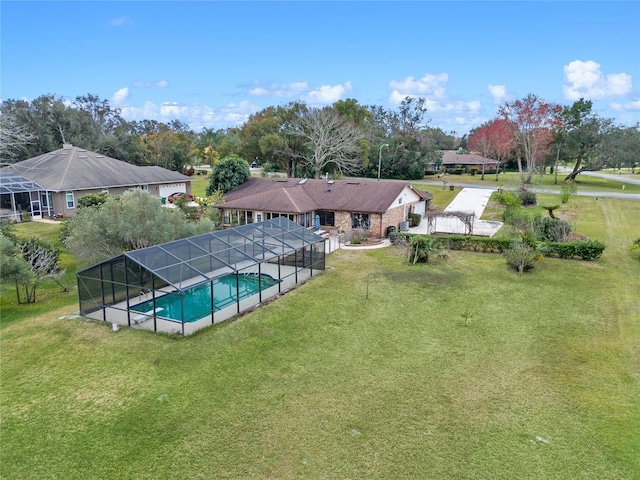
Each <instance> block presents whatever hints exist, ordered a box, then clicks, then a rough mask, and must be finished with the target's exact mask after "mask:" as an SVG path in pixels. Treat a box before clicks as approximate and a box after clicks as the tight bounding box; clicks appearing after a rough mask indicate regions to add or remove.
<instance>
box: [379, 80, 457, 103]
mask: <svg viewBox="0 0 640 480" xmlns="http://www.w3.org/2000/svg"><path fill="white" fill-rule="evenodd" d="M448 81H449V75H447V74H446V73H441V74H439V75H432V74H430V73H427V74H426V75H425V76H424V77H422V78H420V79H419V80H416V79H414V78H413V77H411V76H409V77H407V78H405V79H404V80H391V81H390V82H389V88H391V89H392V90H393V91H392V94H391V96H392V98H396V99H397V98H401V99H404V98H405V97H413V96H426V95H429V96H432V97H435V98H444V97H445V86H446V84H447V82H448ZM401 101H402V100H400V102H401ZM400 102H394V103H398V104H399V103H400Z"/></svg>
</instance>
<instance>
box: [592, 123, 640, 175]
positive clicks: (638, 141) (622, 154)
mask: <svg viewBox="0 0 640 480" xmlns="http://www.w3.org/2000/svg"><path fill="white" fill-rule="evenodd" d="M639 149H640V125H636V126H633V127H621V126H615V125H608V126H607V128H605V129H604V130H603V131H602V137H601V141H600V142H599V144H598V147H597V154H596V157H597V164H596V165H590V166H591V167H593V168H597V167H602V166H604V165H608V166H610V167H614V168H618V169H619V168H622V167H629V168H632V169H635V165H636V162H637V160H638V151H639ZM594 163H595V162H594Z"/></svg>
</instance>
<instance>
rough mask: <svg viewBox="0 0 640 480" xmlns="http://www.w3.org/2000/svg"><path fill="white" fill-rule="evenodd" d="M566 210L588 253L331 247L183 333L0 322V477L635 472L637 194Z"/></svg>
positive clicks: (629, 475)
mask: <svg viewBox="0 0 640 480" xmlns="http://www.w3.org/2000/svg"><path fill="white" fill-rule="evenodd" d="M438 201H439V202H443V201H444V197H439V198H438ZM570 204H571V205H573V206H572V209H573V214H574V215H575V218H574V219H573V222H574V223H573V225H574V226H575V229H576V230H577V231H578V232H579V233H583V234H586V235H589V236H590V237H592V238H594V239H599V240H603V241H604V242H606V243H607V250H606V251H605V253H604V255H603V257H602V258H601V259H600V260H599V261H596V262H583V261H569V260H556V259H545V260H544V261H543V262H542V263H541V264H540V265H538V266H537V267H536V269H534V271H533V272H532V273H530V274H527V275H525V276H523V277H518V276H517V275H515V273H513V272H511V271H509V270H507V268H506V267H505V263H504V260H503V259H502V257H501V256H500V255H495V254H474V253H469V252H449V255H448V257H447V258H444V259H442V258H438V259H434V260H433V262H432V263H430V264H427V265H415V266H411V267H409V266H407V265H406V264H405V262H404V255H403V253H402V252H399V251H397V250H395V249H394V248H393V247H389V248H386V249H379V250H371V251H344V250H342V251H338V252H336V253H334V254H332V255H330V256H329V257H328V266H329V268H328V270H327V271H326V272H325V273H324V274H322V275H320V276H318V277H314V279H313V280H311V281H309V282H307V283H306V284H304V285H302V286H301V287H299V288H298V289H296V290H294V291H292V292H290V293H289V294H287V295H285V296H283V297H282V298H280V299H278V300H276V301H274V302H271V303H269V304H266V305H264V306H263V307H261V308H260V309H258V310H256V311H255V312H253V313H251V314H248V315H245V316H243V317H242V318H240V319H238V320H237V321H234V322H230V323H226V324H221V325H218V326H216V327H214V328H210V329H207V330H205V331H202V332H201V333H199V334H197V335H195V336H193V337H190V338H186V339H176V338H172V337H168V336H163V335H155V334H151V333H148V332H143V331H135V330H131V329H127V328H124V329H121V330H120V331H119V332H113V331H112V330H111V328H110V326H109V325H105V324H102V323H99V322H98V323H96V322H90V321H85V320H82V319H69V318H61V317H64V316H65V315H67V314H69V313H73V312H74V311H76V310H77V306H76V305H75V303H73V302H71V301H68V302H67V303H66V304H65V305H54V306H52V307H51V308H50V309H49V311H46V312H45V311H39V312H37V313H34V314H33V315H29V316H26V315H25V316H22V318H21V319H20V320H19V321H12V322H8V323H6V324H4V321H5V320H4V319H3V324H4V326H3V329H2V330H1V331H0V333H1V338H0V351H1V352H2V358H1V360H2V370H1V387H2V397H1V403H0V420H1V422H2V423H1V428H2V449H1V451H0V465H1V469H2V472H1V477H2V478H38V479H47V478H64V479H76V478H77V479H92V478H132V479H133V478H135V479H145V478H149V479H156V478H189V479H191V478H194V479H195V478H203V479H204V478H229V479H232V478H233V479H234V478H238V479H249V478H366V479H390V478H410V479H414V478H420V479H422V478H425V479H427V478H429V479H430V478H434V479H439V478H447V479H513V478H518V479H540V478H545V479H567V478H583V479H603V478H606V479H634V478H640V387H639V385H638V381H639V379H640V370H639V365H640V351H639V350H638V345H639V344H640V313H639V312H640V297H639V296H638V291H640V276H639V275H638V272H639V269H640V262H639V261H638V260H636V259H635V258H634V257H633V256H632V255H631V253H630V252H629V250H628V249H629V246H630V244H631V240H632V239H633V238H637V236H638V235H639V234H640V233H639V232H638V223H637V219H638V218H640V203H636V202H629V201H624V200H615V199H600V200H599V201H597V202H596V201H595V200H593V199H589V198H583V197H581V198H576V197H574V198H572V199H571V200H570ZM337 292H339V294H338V293H337ZM6 294H7V292H5V291H3V297H4V296H6ZM20 308H23V307H15V308H11V309H10V310H9V311H10V313H11V315H14V312H15V311H16V310H19V309H20ZM27 308H30V307H27ZM4 315H5V311H4V305H3V317H4ZM464 316H466V317H467V318H468V319H469V321H468V323H465V320H464Z"/></svg>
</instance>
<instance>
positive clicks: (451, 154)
mask: <svg viewBox="0 0 640 480" xmlns="http://www.w3.org/2000/svg"><path fill="white" fill-rule="evenodd" d="M483 163H484V164H485V165H496V164H497V163H498V161H497V160H493V159H491V158H487V157H483V156H482V155H478V154H477V153H458V152H457V151H456V150H442V164H443V165H482V164H483Z"/></svg>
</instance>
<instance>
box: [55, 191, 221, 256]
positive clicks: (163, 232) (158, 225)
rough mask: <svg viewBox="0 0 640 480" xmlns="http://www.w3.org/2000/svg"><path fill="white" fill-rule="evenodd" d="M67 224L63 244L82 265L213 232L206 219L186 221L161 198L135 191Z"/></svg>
mask: <svg viewBox="0 0 640 480" xmlns="http://www.w3.org/2000/svg"><path fill="white" fill-rule="evenodd" d="M66 223H67V224H68V227H67V229H66V236H65V238H64V240H63V243H64V245H65V246H66V247H67V248H68V249H69V251H71V252H72V253H73V254H75V255H77V256H78V258H80V259H81V260H83V261H85V262H97V261H101V260H104V259H105V258H109V257H113V256H115V255H119V254H121V253H123V252H126V251H129V250H136V249H139V248H144V247H149V246H151V245H157V244H159V243H165V242H170V241H172V240H176V239H179V238H185V237H189V236H192V235H197V234H199V233H204V232H209V231H212V230H213V229H214V226H213V224H212V223H211V222H210V221H209V220H206V219H203V220H201V221H200V222H197V223H193V222H189V221H188V220H187V219H186V218H185V216H184V214H183V213H182V212H181V211H180V210H179V209H171V208H165V207H163V206H162V203H161V202H160V198H158V197H156V196H154V195H151V194H150V193H148V192H146V191H144V190H142V189H137V188H136V189H132V190H129V191H127V192H125V193H123V194H122V195H113V196H110V197H109V198H108V199H107V201H106V202H104V203H103V204H101V205H96V206H93V207H91V208H81V209H79V210H78V212H77V213H76V215H74V216H73V217H71V218H70V219H69V220H68V221H67V222H66Z"/></svg>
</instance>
